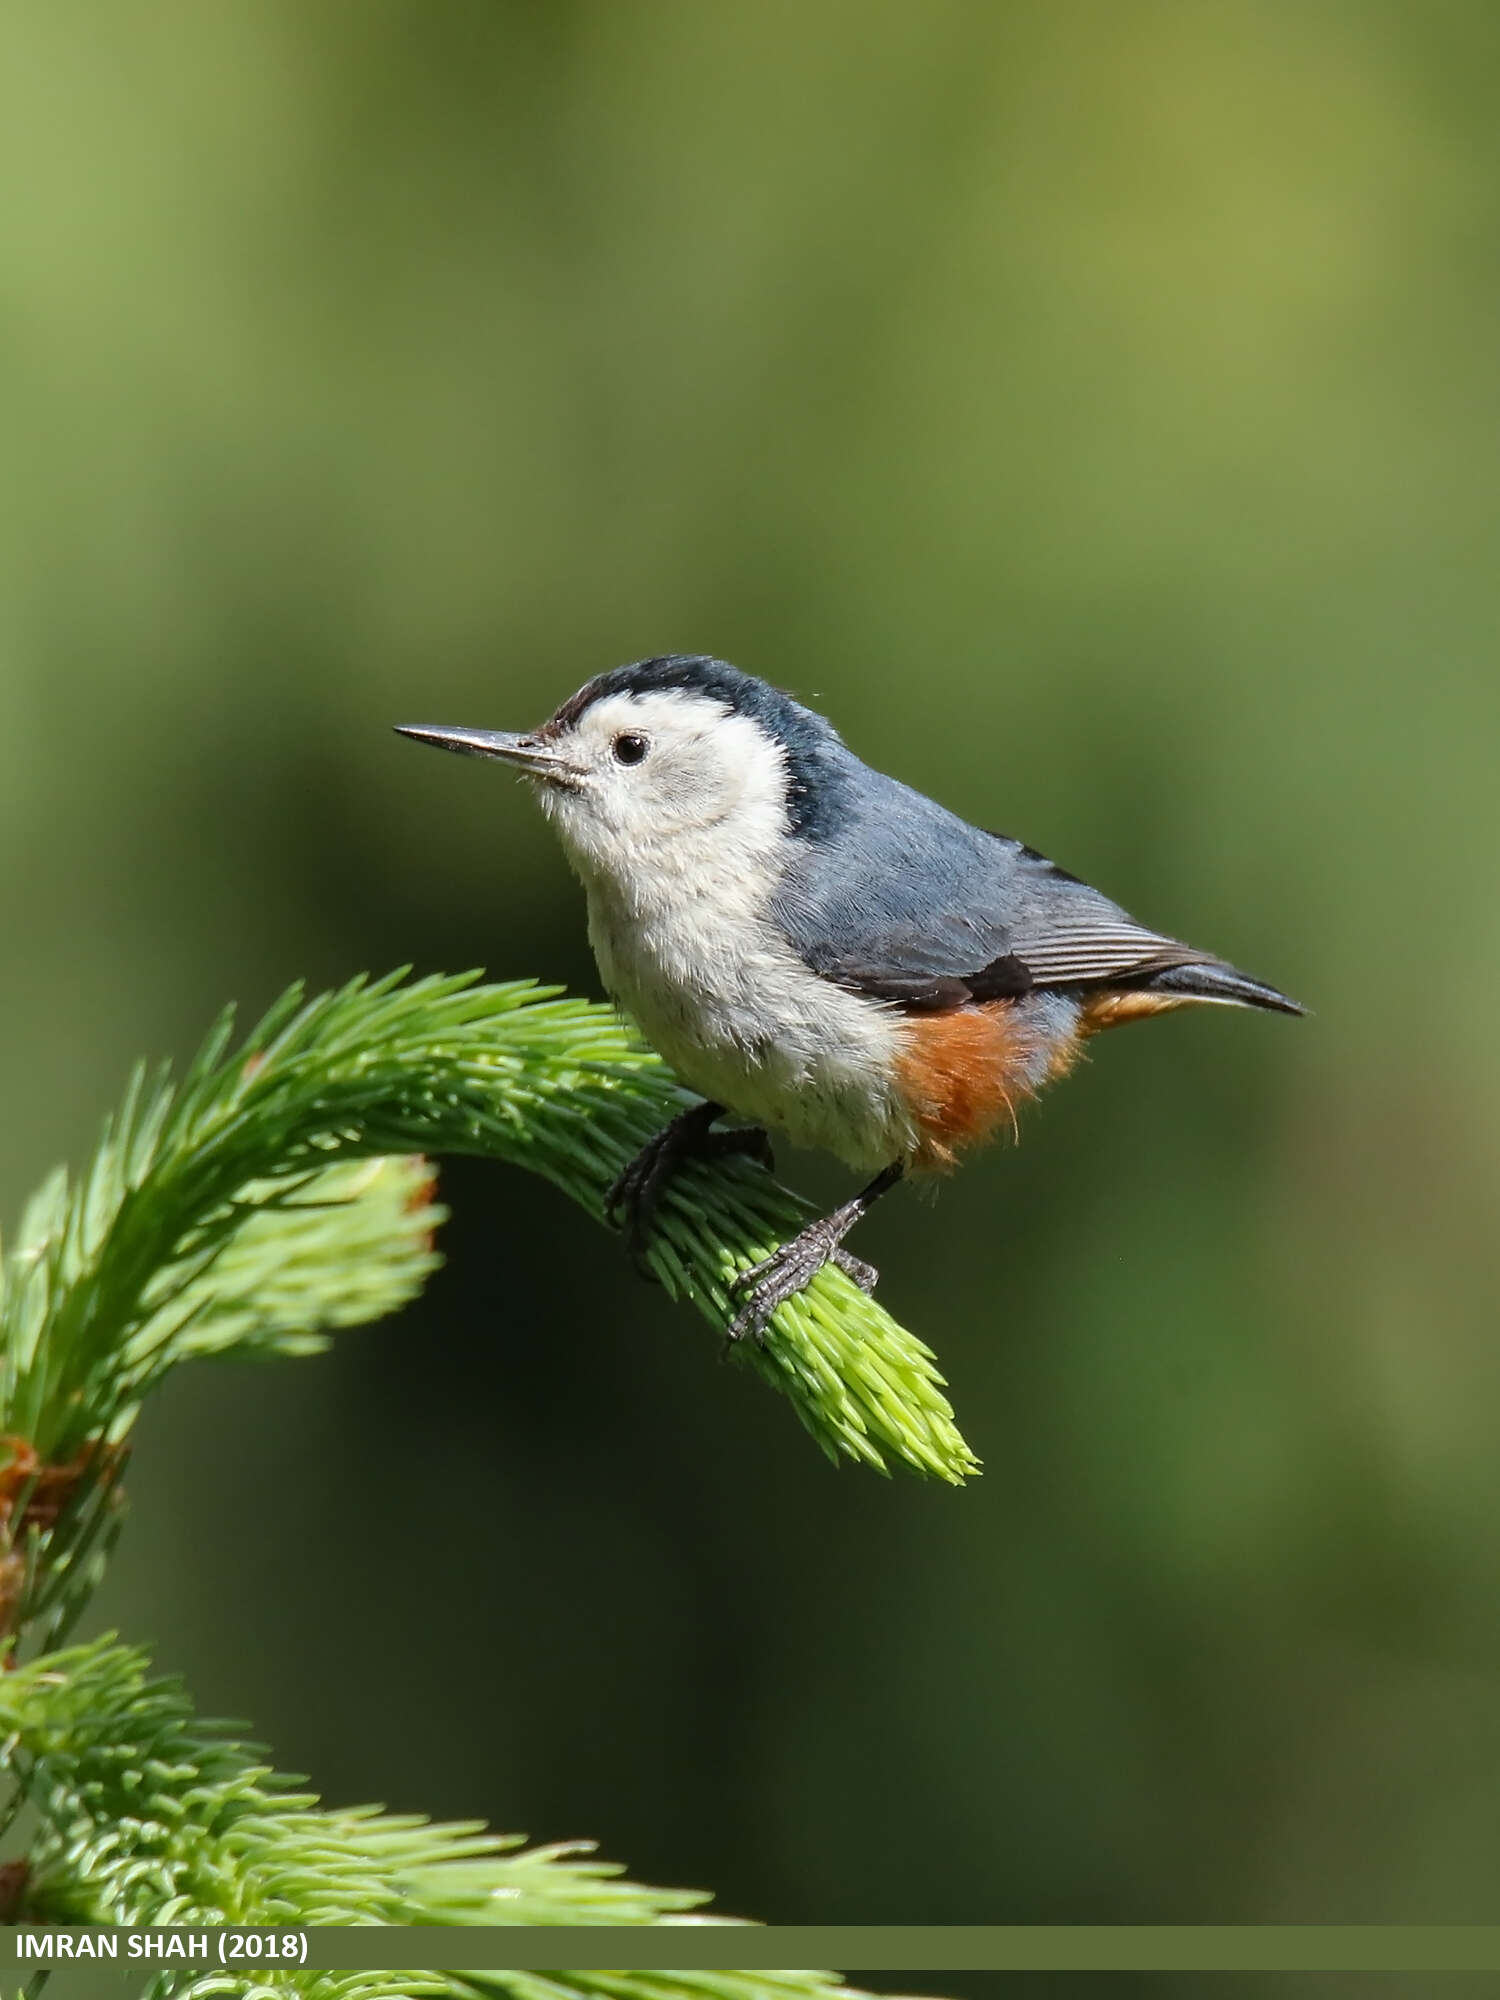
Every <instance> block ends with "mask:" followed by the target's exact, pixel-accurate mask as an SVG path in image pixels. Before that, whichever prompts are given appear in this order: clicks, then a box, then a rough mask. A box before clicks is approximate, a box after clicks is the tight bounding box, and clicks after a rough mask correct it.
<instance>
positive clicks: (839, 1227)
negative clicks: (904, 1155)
mask: <svg viewBox="0 0 1500 2000" xmlns="http://www.w3.org/2000/svg"><path fill="white" fill-rule="evenodd" d="M903 1171H904V1168H903V1166H902V1163H901V1161H900V1160H897V1161H895V1162H894V1163H893V1164H892V1165H891V1166H889V1167H887V1168H885V1170H884V1171H883V1172H881V1173H878V1174H877V1175H876V1176H875V1178H874V1180H872V1181H871V1183H870V1185H869V1186H868V1187H866V1188H861V1189H860V1191H859V1193H858V1194H857V1195H856V1196H855V1197H854V1199H853V1201H846V1202H845V1203H844V1205H843V1207H842V1208H836V1209H834V1211H833V1213H832V1214H831V1215H825V1216H824V1217H823V1218H822V1220H821V1221H818V1222H810V1223H809V1224H808V1225H807V1227H806V1229H804V1230H803V1231H802V1233H801V1235H800V1236H794V1237H793V1238H792V1240H791V1242H790V1243H783V1244H782V1246H781V1248H780V1249H779V1250H778V1251H777V1252H776V1254H775V1255H774V1256H773V1257H767V1258H766V1260H765V1262H764V1263H762V1264H756V1265H755V1266H754V1267H753V1268H752V1269H751V1270H748V1271H746V1272H744V1273H743V1274H742V1275H741V1276H740V1277H739V1278H738V1279H737V1280H736V1281H735V1289H736V1291H738V1292H740V1293H742V1294H743V1297H744V1304H743V1305H742V1306H741V1307H740V1309H739V1311H738V1312H737V1313H736V1314H735V1316H734V1319H733V1321H732V1322H731V1324H730V1328H729V1335H728V1337H729V1339H730V1340H745V1339H747V1338H748V1339H751V1340H757V1341H758V1340H759V1339H760V1338H761V1336H762V1334H763V1333H764V1332H765V1329H766V1324H767V1322H768V1321H769V1319H770V1317H771V1315H772V1313H773V1312H775V1310H776V1308H777V1307H778V1306H779V1305H782V1304H784V1302H785V1301H786V1300H787V1299H789V1298H791V1297H792V1295H793V1294H794V1293H796V1292H800V1291H801V1290H802V1287H803V1286H804V1285H805V1284H806V1283H807V1282H808V1280H809V1279H810V1278H812V1277H813V1276H815V1274H816V1273H817V1272H819V1271H821V1270H822V1268H823V1266H824V1265H825V1264H837V1265H838V1267H839V1269H840V1270H841V1271H843V1272H845V1273H846V1274H847V1275H848V1276H849V1277H851V1278H852V1279H853V1280H854V1282H855V1284H856V1285H858V1286H859V1288H860V1290H861V1291H865V1292H873V1291H874V1289H875V1281H876V1279H877V1278H878V1277H879V1275H880V1274H879V1272H878V1271H876V1269H875V1268H874V1266H873V1265H871V1264H866V1263H865V1262H864V1260H863V1259H862V1258H859V1257H851V1256H850V1254H849V1252H848V1251H847V1250H845V1249H843V1248H842V1245H843V1241H844V1238H845V1237H846V1236H847V1235H848V1234H849V1231H850V1230H851V1229H852V1228H853V1227H854V1225H855V1223H856V1222H858V1221H859V1219H860V1217H861V1216H863V1215H867V1214H868V1213H869V1212H870V1210H871V1209H872V1208H873V1207H874V1206H875V1204H876V1202H877V1201H879V1199H880V1197H881V1196H882V1195H883V1194H885V1193H886V1192H888V1190H889V1189H891V1188H893V1187H894V1186H895V1185H896V1183H897V1181H899V1180H900V1178H901V1175H902V1173H903Z"/></svg>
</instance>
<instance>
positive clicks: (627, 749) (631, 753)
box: [614, 729, 649, 764]
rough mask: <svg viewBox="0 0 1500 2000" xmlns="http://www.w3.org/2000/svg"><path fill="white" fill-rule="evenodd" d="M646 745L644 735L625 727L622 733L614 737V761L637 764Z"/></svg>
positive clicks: (645, 749)
mask: <svg viewBox="0 0 1500 2000" xmlns="http://www.w3.org/2000/svg"><path fill="white" fill-rule="evenodd" d="M648 747H649V746H648V744H647V742H646V739H645V737H644V736H637V735H636V734H635V732H634V731H633V730H629V729H627V730H626V731H625V732H624V734H623V735H621V736H617V737H616V738H615V744H614V749H615V762H616V763H617V764H639V763H640V761H641V759H642V758H643V757H644V756H645V754H646V751H647V749H648Z"/></svg>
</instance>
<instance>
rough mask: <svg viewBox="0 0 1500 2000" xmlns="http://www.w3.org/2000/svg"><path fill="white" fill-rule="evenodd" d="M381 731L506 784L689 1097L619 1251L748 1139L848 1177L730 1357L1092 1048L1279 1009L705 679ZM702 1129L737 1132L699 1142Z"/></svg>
mask: <svg viewBox="0 0 1500 2000" xmlns="http://www.w3.org/2000/svg"><path fill="white" fill-rule="evenodd" d="M401 734H402V735H403V736H412V737H415V738H416V739H417V740H418V742H422V743H431V744H435V745H436V746H437V747H438V748H440V749H444V750H455V751H459V752H461V753H463V754H465V755H468V756H473V757H496V758H499V759H500V760H501V761H502V762H504V763H507V764H510V765H511V766H513V767H514V768H515V769H516V770H518V771H520V772H522V773H523V774H524V775H525V776H526V777H527V778H529V779H531V780H533V781H534V783H535V785H536V788H537V792H538V795H539V798H540V801H541V804H542V808H543V810H544V811H545V812H546V814H547V816H548V818H549V819H551V820H552V822H553V824H554V825H555V826H556V828H557V831H558V834H559V835H560V837H561V839H562V843H563V846H564V848H565V849H566V851H567V856H568V859H569V861H570V862H571V864H572V866H573V868H574V870H575V871H576V873H577V874H578V875H579V877H580V878H581V880H582V882H583V886H584V890H585V892H586V894H587V898H588V925H589V940H590V942H591V944H592V945H593V948H594V956H595V958H596V959H597V960H598V964H599V971H600V975H601V976H602V978H603V980H604V984H605V986H606V987H607V988H608V990H609V992H610V993H611V995H612V996H613V997H614V998H615V999H616V1000H618V1001H619V1002H620V1004H621V1005H622V1006H623V1007H624V1008H625V1009H626V1010H627V1011H628V1012H629V1013H630V1014H631V1015H632V1016H633V1017H634V1018H635V1020H636V1022H637V1023H638V1025H639V1026H640V1028H641V1030H642V1032H643V1033H644V1034H645V1036H646V1038H647V1040H648V1041H650V1042H651V1043H652V1044H653V1045H654V1047H655V1048H657V1049H658V1050H659V1051H660V1053H661V1054H662V1055H663V1056H665V1057H666V1059H667V1061H668V1062H669V1063H671V1065H672V1067H673V1068H674V1069H675V1070H676V1071H677V1073H678V1075H679V1076H681V1077H682V1078H683V1079H684V1081H685V1082H687V1083H688V1084H690V1085H691V1086H692V1088H693V1089H694V1090H696V1091H700V1092H701V1093H702V1095H703V1098H704V1100H705V1101H704V1102H703V1103H701V1104H698V1105H695V1106H694V1107H693V1108H692V1109H690V1110H688V1111H684V1112H682V1113H681V1114H680V1115H679V1116H678V1117H676V1118H674V1119H673V1120H672V1121H671V1123H670V1124H669V1125H667V1126H666V1127H665V1128H664V1129H663V1130H662V1131H661V1132H660V1133H658V1134H657V1136H656V1137H655V1138H654V1139H653V1140H652V1141H651V1142H650V1143H649V1144H648V1145H647V1146H646V1147H645V1148H644V1149H643V1150H642V1151H641V1153H640V1154H639V1155H638V1156H637V1157H636V1158H635V1159H634V1160H633V1161H632V1162H631V1164H630V1165H629V1166H628V1167H627V1168H626V1170H625V1172H624V1173H623V1174H622V1175H621V1176H620V1178H619V1180H618V1181H617V1182H616V1183H615V1186H614V1188H613V1189H612V1190H611V1193H610V1197H609V1206H610V1211H611V1213H614V1214H617V1215H622V1216H623V1218H624V1221H625V1225H626V1228H627V1230H628V1232H629V1234H630V1236H631V1238H632V1240H633V1241H634V1242H635V1243H636V1244H637V1245H638V1244H639V1243H640V1241H641V1240H642V1237H643V1234H644V1232H645V1231H646V1229H647V1228H648V1226H649V1223H650V1220H651V1215H652V1212H653V1210H654V1207H655V1205H656V1202H657V1199H658V1197H659V1196H660V1194H661V1191H662V1189H663V1187H664V1185H665V1183H666V1181H667V1179H668V1178H669V1177H670V1175H671V1174H672V1172H673V1171H674V1170H675V1168H676V1167H677V1165H678V1163H679V1162H680V1161H682V1160H683V1159H685V1158H688V1157H690V1156H692V1155H695V1154H696V1155H704V1154H710V1153H723V1152H727V1151H733V1150H743V1151H750V1152H755V1153H757V1154H758V1155H759V1156H760V1157H762V1158H765V1159H769V1141H768V1139H767V1136H766V1131H765V1129H764V1128H766V1127H770V1128H772V1129H774V1130H775V1131H777V1132H780V1133H783V1134H785V1136H786V1137H787V1138H788V1139H790V1140H791V1141H792V1142H793V1143H794V1144H796V1145H799V1146H815V1147H823V1148H826V1150H827V1151H829V1152H831V1153H834V1154H836V1155H837V1156H838V1157H839V1158H840V1159H841V1160H843V1161H844V1162H845V1163H846V1164H847V1165H848V1166H850V1167H852V1168H855V1169H856V1170H858V1171H860V1172H864V1173H870V1172H872V1171H873V1172H874V1178H873V1179H872V1180H871V1181H870V1183H869V1185H868V1186H867V1187H865V1188H863V1189H862V1190H861V1191H860V1193H858V1194H857V1195H855V1197H854V1199H853V1200H852V1201H848V1202H846V1203H845V1204H844V1205H843V1206H842V1207H841V1208H837V1209H835V1210H834V1211H833V1213H832V1214H831V1215H828V1216H825V1217H824V1218H823V1219H822V1220H821V1221H818V1222H814V1223H813V1224H811V1225H810V1226H809V1227H808V1228H807V1229H804V1230H803V1232H802V1233H801V1235H800V1236H798V1237H796V1238H795V1239H794V1240H793V1241H792V1242H790V1243H788V1244H786V1245H785V1246H784V1247H783V1248H782V1249H781V1250H779V1251H777V1253H776V1254H775V1256H773V1257H770V1258H767V1260H766V1261H765V1262H764V1263H763V1264H760V1265H757V1266H756V1268H755V1269H754V1270H752V1271H749V1272H747V1273H746V1274H745V1276H744V1277H743V1279H742V1280H741V1281H740V1286H741V1296H742V1300H743V1303H742V1305H741V1309H740V1311H739V1313H738V1315H737V1317H736V1319H735V1321H734V1324H733V1326H732V1327H731V1329H730V1333H731V1337H732V1338H740V1337H742V1336H744V1335H746V1334H750V1335H753V1336H755V1337H757V1338H758V1337H759V1335H760V1334H761V1332H762V1330H763V1329H764V1327H765V1325H766V1322H767V1320H768V1319H769V1318H770V1315H771V1314H772V1313H773V1312H774V1311H775V1310H776V1308H777V1306H779V1305H780V1304H781V1303H782V1301H783V1300H785V1299H787V1298H790V1297H791V1296H792V1294H793V1293H794V1292H797V1291H800V1290H801V1288H802V1287H803V1286H804V1285H805V1284H806V1283H807V1281H808V1279H809V1278H810V1277H811V1276H812V1275H813V1273H814V1272H815V1271H817V1270H818V1269H819V1268H820V1267H821V1266H822V1265H823V1264H824V1263H826V1262H828V1261H830V1260H832V1261H833V1262H835V1263H837V1264H838V1265H839V1266H840V1267H841V1268H842V1269H843V1270H845V1271H847V1272H848V1273H849V1274H850V1276H851V1277H853V1278H854V1279H855V1280H856V1281H857V1282H858V1283H859V1284H861V1285H863V1286H864V1287H865V1288H866V1289H867V1290H868V1289H870V1288H871V1287H873V1285H874V1283H875V1276H876V1274H875V1272H874V1271H873V1270H872V1269H871V1267H870V1266H869V1265H868V1264H865V1263H863V1262H862V1261H861V1260H860V1259H858V1258H856V1257H852V1256H850V1254H849V1253H848V1251H846V1250H845V1249H844V1248H843V1240H844V1237H845V1236H846V1235H847V1234H848V1232H849V1230H850V1229H851V1228H852V1227H853V1225H854V1224H855V1223H856V1222H858V1221H859V1219H860V1217H861V1216H863V1215H864V1214H865V1213H866V1212H867V1211H868V1210H869V1208H870V1207H871V1206H872V1204H873V1203H874V1202H876V1201H877V1200H878V1199H879V1198H880V1196H881V1195H882V1194H884V1193H885V1192H886V1190H887V1189H888V1188H891V1187H893V1186H894V1185H895V1183H896V1182H897V1181H899V1180H900V1179H901V1178H902V1176H903V1175H905V1174H908V1173H932V1172H934V1171H940V1170H942V1169H943V1168H946V1167H949V1166H951V1165H952V1164H953V1162H954V1160H955V1158H956V1156H957V1154H958V1153H959V1151H960V1149H962V1148H963V1147H966V1146H969V1145H972V1144H974V1143H976V1142H977V1141H979V1140H982V1139H985V1138H987V1137H989V1136H990V1135H991V1134H992V1133H993V1132H994V1131H995V1130H996V1128H997V1127H1000V1126H1005V1125H1011V1126H1013V1125H1014V1121H1015V1107H1016V1104H1017V1101H1018V1100H1019V1099H1021V1098H1024V1097H1028V1096H1030V1095H1031V1094H1032V1093H1033V1092H1035V1091H1036V1090H1037V1089H1038V1088H1039V1087H1040V1086H1041V1085H1042V1084H1043V1083H1046V1082H1048V1081H1049V1080H1050V1079H1051V1078H1053V1077H1057V1076H1061V1075H1063V1074H1064V1072H1065V1071H1067V1070H1068V1069H1069V1068H1070V1067H1071V1066H1072V1064H1073V1062H1074V1061H1075V1059H1076V1058H1077V1056H1078V1054H1079V1051H1080V1049H1081V1048H1082V1045H1083V1043H1084V1042H1085V1041H1086V1040H1087V1039H1088V1038H1089V1037H1090V1036H1091V1035H1094V1034H1097V1033H1098V1032H1099V1030H1100V1029H1102V1028H1112V1027H1114V1026H1116V1025H1117V1024H1118V1023H1120V1022H1122V1021H1132V1020H1136V1019H1139V1018H1140V1017H1142V1016H1144V1015H1147V1014H1159V1013H1164V1012H1165V1011H1166V1010H1167V1009H1169V1008H1173V1007H1180V1006H1183V1005H1184V1004H1185V1003H1187V1002H1190V1001H1217V1002H1220V1003H1223V1004H1227V1005H1230V1006H1240V1007H1266V1008H1272V1009H1275V1010H1276V1011H1278V1012H1280V1013H1283V1014H1300V1013H1301V1012H1302V1009H1301V1008H1300V1007H1299V1006H1298V1005H1297V1003H1296V1001H1294V1000H1289V999H1288V998H1287V997H1286V995H1285V994H1284V993H1279V992H1277V990H1276V988H1275V987H1274V986H1266V985H1264V984H1262V982H1261V981H1260V980H1258V979H1251V978H1248V977H1247V976H1246V975H1245V974H1244V973H1243V972H1238V971H1236V970H1235V968H1234V967H1233V966H1232V965H1229V964H1227V963H1226V962H1225V961H1224V960H1223V959H1220V958H1215V957H1214V956H1213V955H1212V953H1210V952H1204V951H1195V950H1194V949H1193V948H1192V946H1190V945H1185V944H1180V943H1179V942H1178V941H1177V940H1176V939H1175V938H1170V937H1164V936H1163V935H1162V934H1161V933H1160V932H1157V931H1153V930H1148V929H1146V928H1145V927H1144V926H1143V925H1141V924H1138V923H1136V922H1135V921H1134V919H1133V918H1131V917H1129V916H1127V915H1126V913H1125V912H1124V910H1122V909H1121V908H1120V907H1119V905H1118V904H1116V903H1112V902H1110V901H1109V899H1108V898H1107V897H1105V896H1102V895H1101V894H1100V893H1099V891H1098V890H1097V889H1091V888H1090V887H1089V886H1088V885H1087V883H1085V882H1081V881H1079V879H1078V878H1077V876H1075V875H1070V874H1068V873H1067V871H1066V870H1065V869H1062V868H1059V867H1057V866H1056V865H1055V864H1054V863H1053V862H1051V861H1048V860H1046V859H1045V858H1044V857H1043V856H1042V855H1040V854H1038V853H1037V852H1036V850H1035V849H1034V848H1031V847H1023V846H1022V845H1021V843H1020V842H1019V841H1016V840H1010V839H1007V838H1006V837H1005V836H1004V835H1003V834H996V833H984V832H981V831H980V830H979V829H978V828H977V827H973V826H970V825H968V824H967V823H966V822H965V821H964V820H961V819H959V818H957V817H956V816H955V815H954V814H953V813H950V812H948V811H947V810H946V809H945V808H944V807H942V806H940V805H938V804H936V803H935V801H934V800H932V799H929V798H926V797H924V796H923V794H922V793H921V792H915V791H912V790H911V789H910V787H909V786H906V785H903V784H901V783H899V782H898V781H897V780H896V779H895V778H888V777H886V776H885V775H884V774H883V773H882V772H879V771H872V770H871V769H870V768H869V766H868V765H866V764H863V763H861V762H860V760H859V758H858V757H856V756H855V755H854V753H853V751H852V750H850V749H848V748H847V747H846V746H845V744H844V742H843V740H842V739H841V738H840V736H839V735H838V733H837V731H836V730H835V729H834V728H833V726H832V724H831V723H828V722H826V721H825V720H824V719H823V717H822V716H820V715H815V714H813V713H812V712H811V711H810V710H808V709H806V708H803V707H802V706H801V705H800V704H799V703H798V702H795V701H793V700H792V698H791V697H790V696H789V695H786V694H782V693H781V692H779V691H778V690H777V689H775V688H772V687H769V686H767V684H766V683H765V682H764V681H759V680H755V679H753V678H752V677H751V676H750V675H749V674H743V673H740V672H739V671H738V670H737V669H736V668H734V667H731V666H728V665H726V664H725V662H724V661H722V660H714V659H709V658H706V657H704V656H701V655H697V654H668V655H666V656H665V657H663V658H660V659H652V660H641V661H638V662H637V663H636V664H635V665H633V666H626V667H616V668H614V669H613V671H612V672H610V673H605V674H600V675H599V676H598V677H597V678H596V679H594V680H591V681H589V682H588V683H587V684H586V685H585V686H584V687H582V688H580V689H579V690H578V692H577V694H575V695H574V696H573V697H572V698H571V699H570V700H568V701H565V702H564V703H563V705H562V707H561V708H560V709H558V711H557V713H556V714H555V715H554V716H553V717H552V719H551V721H550V722H547V723H544V724H543V726H542V727H541V728H540V729H538V730H536V731H534V732H533V733H532V734H530V735H526V736H511V735H502V734H498V733H493V732H490V731H486V730H478V729H433V728H419V727H413V728H405V729H402V731H401ZM725 1111H729V1112H733V1113H735V1114H737V1115H738V1116H739V1117H741V1118H743V1119H748V1120H752V1121H753V1122H754V1127H755V1129H753V1130H745V1129H743V1128H738V1129H732V1130H730V1131H727V1132H716V1131H714V1130H713V1129H712V1127H713V1125H714V1121H715V1120H716V1119H717V1118H719V1117H720V1116H721V1115H722V1114H723V1113H724V1112H725ZM877 1169H878V1171H875V1170H877Z"/></svg>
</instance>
